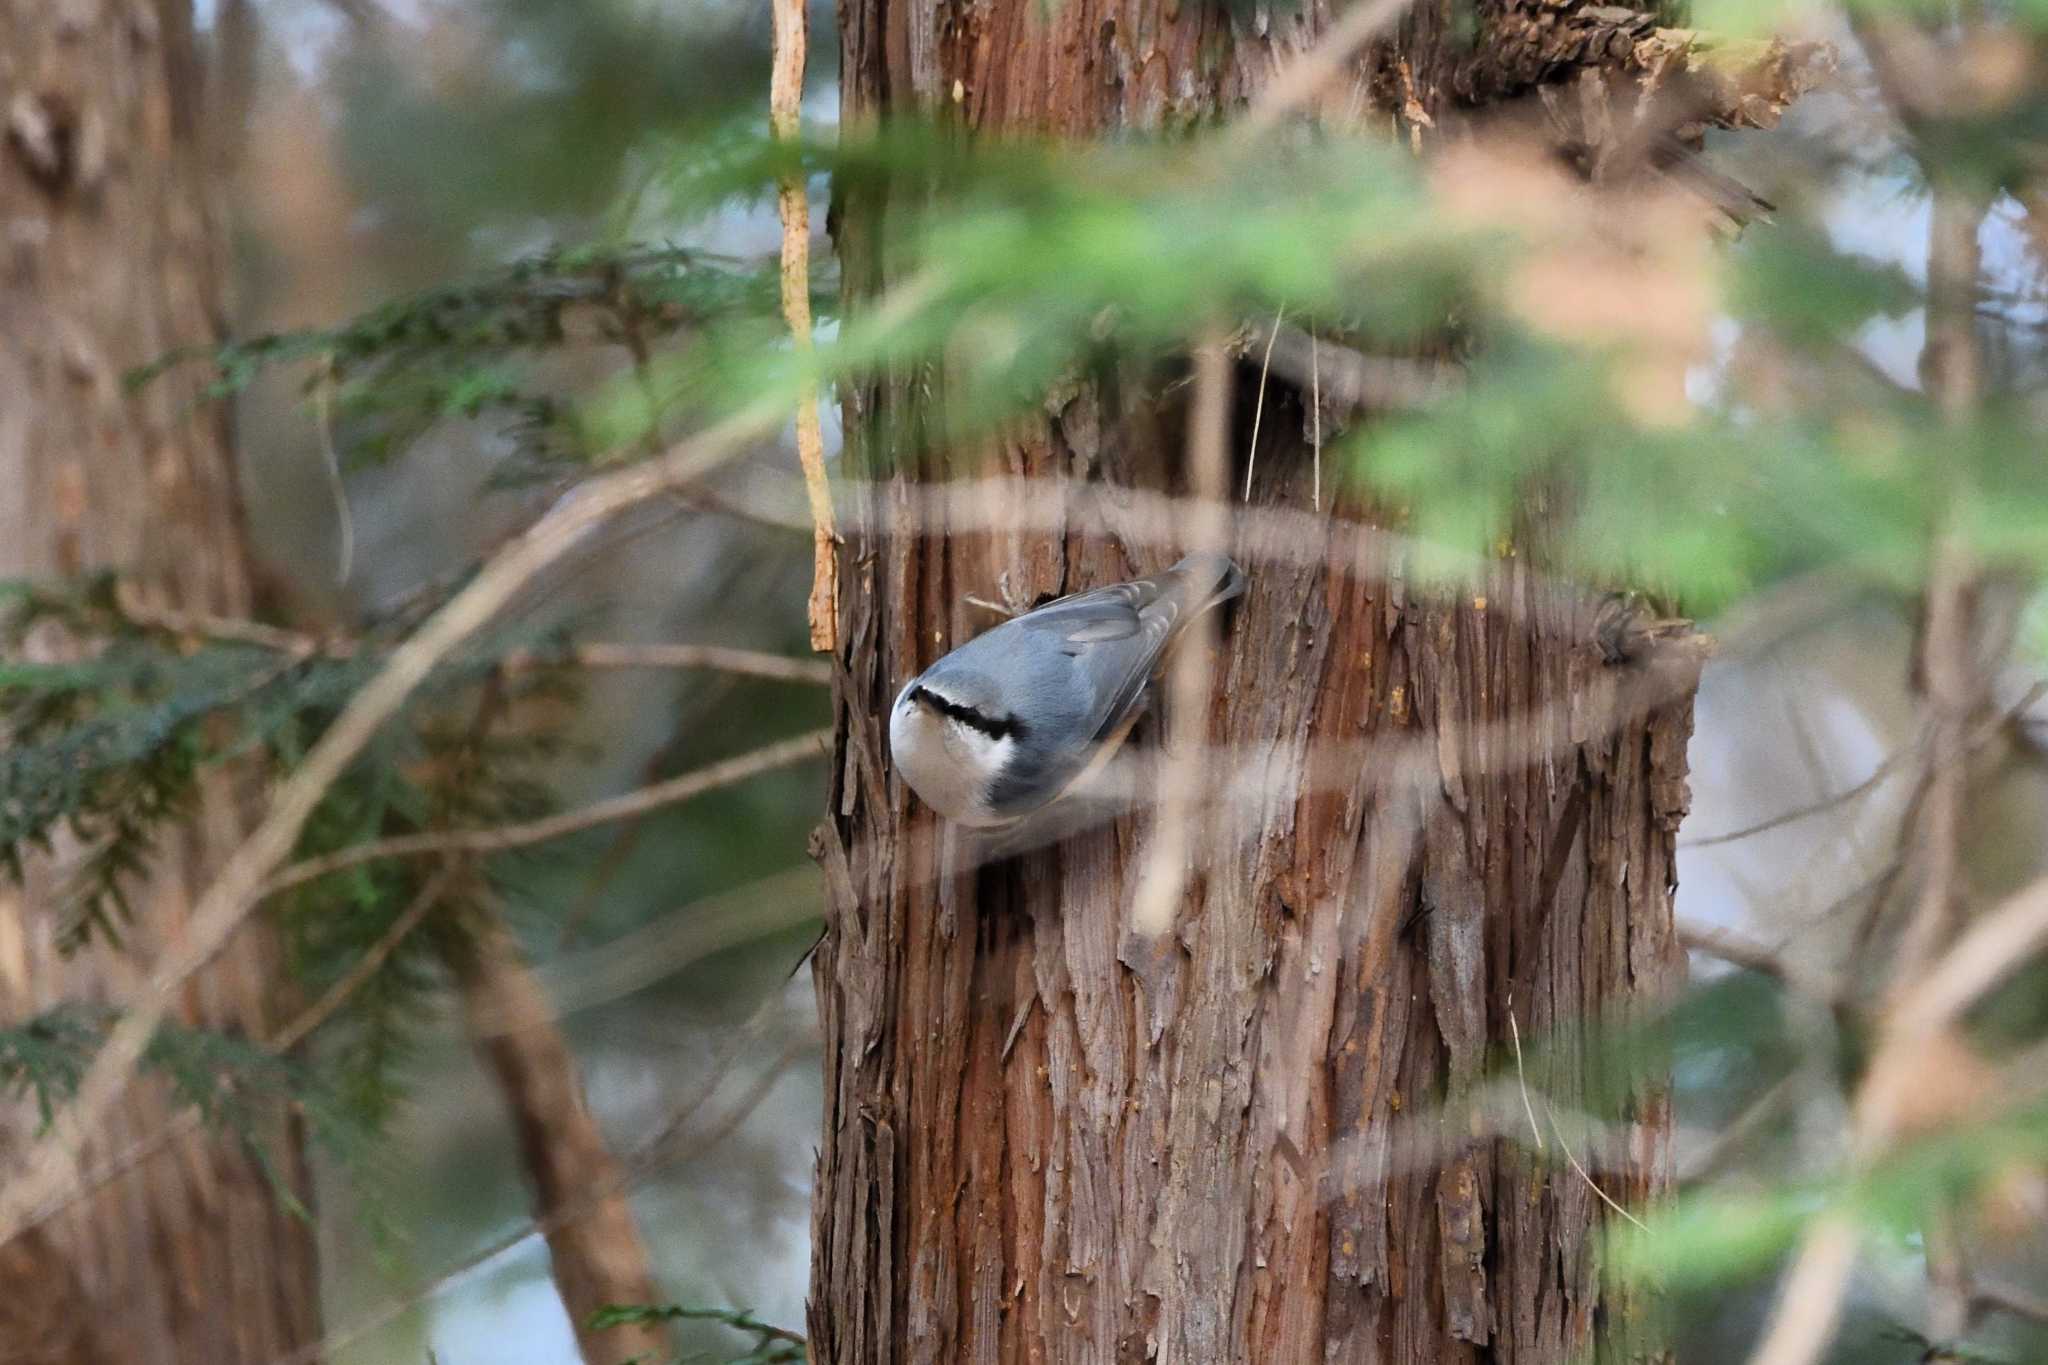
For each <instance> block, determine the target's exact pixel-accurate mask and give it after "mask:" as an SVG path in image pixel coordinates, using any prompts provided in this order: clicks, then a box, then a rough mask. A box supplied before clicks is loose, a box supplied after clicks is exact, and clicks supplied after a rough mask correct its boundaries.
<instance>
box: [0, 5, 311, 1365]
mask: <svg viewBox="0 0 2048 1365" xmlns="http://www.w3.org/2000/svg"><path fill="white" fill-rule="evenodd" d="M203 88H204V82H203V80H202V79H201V73H200V71H199V69H198V63H197V61H196V60H195V50H194V38H193V32H192V26H191V12H190V8H189V4H188V3H187V0H157V3H133V2H124V3H115V0H90V2H89V3H63V4H58V3H47V4H46V3H16V4H8V5H4V6H0V118H4V121H5V132H4V136H0V489H5V490H6V491H5V494H4V495H0V577H9V578H12V577H22V576H30V577H36V578H43V579H48V578H51V577H53V576H57V575H74V574H78V573H81V572H88V571H93V570H99V569H114V570H118V571H119V572H120V573H121V574H122V575H123V577H124V579H126V580H127V581H129V582H130V583H132V585H133V587H134V589H135V590H136V591H137V592H138V593H139V594H140V595H141V596H142V598H143V599H144V600H146V601H148V602H150V603H151V604H152V605H155V606H159V607H168V608H178V609H184V610H190V611H204V612H214V613H220V614H224V615H230V616H244V615H247V614H248V611H249V607H250V566H249V559H248V555H247V550H246V546H245V542H244V537H243V528H242V523H241V516H240V506H239V502H238V498H237V493H236V485H235V470H234V463H233V458H232V451H231V446H230V441H229V435H228V430H227V426H226V421H225V417H224V414H223V412H222V411H221V409H220V407H219V406H218V405H217V404H213V403H208V402H202V401H196V400H197V399H198V397H199V395H198V392H197V390H198V387H199V382H200V381H197V380H192V381H186V380H183V379H180V378H176V377H173V378H171V379H167V380H164V381H162V382H159V383H157V384H154V385H151V386H149V387H148V388H146V389H143V390H141V391H140V392H136V393H130V392H128V391H127V390H126V389H125V387H124V385H123V375H124V373H125V372H126V371H127V370H129V369H130V368H132V367H134V366H137V365H140V364H143V363H144V362H147V361H149V360H153V359H155V358H156V357H158V356H160V355H162V354H164V353H165V352H167V351H170V350H173V349H175V348H178V347H184V346H193V345H208V344H212V343H215V342H217V341H218V340H219V339H220V336H221V324H220V319H221V316H222V309H221V278H222V277H221V270H222V262H221V254H222V253H221V236H220V234H219V231H218V223H217V220H216V217H215V214H214V213H213V211H212V205H211V204H210V202H209V199H208V194H207V188H206V182H207V179H208V162H207V159H206V158H205V156H204V154H203V151H204V149H203V148H202V147H201V146H200V145H199V144H200V141H201V138H200V129H201V127H202V125H203V122H204V121H203V119H202V117H201V111H200V109H199V108H198V106H197V100H198V92H199V91H200V90H201V89H203ZM48 643H49V646H50V648H52V649H61V648H63V645H62V643H61V642H57V641H51V642H48ZM253 795H254V792H253V790H251V784H249V783H247V782H245V781H240V782H238V781H237V780H236V779H235V777H234V776H232V775H224V776H222V777H220V778H218V779H216V780H212V781H210V782H209V783H208V785H207V787H206V791H205V796H204V799H203V801H202V802H201V805H200V809H199V811H198V813H197V814H196V815H195V817H194V818H193V819H192V820H191V821H190V823H189V824H188V825H186V826H185V827H183V828H181V829H178V830H175V831H173V832H172V833H170V834H169V835H168V836H167V837H166V838H164V839H163V840H162V841H161V844H160V848H159V856H158V858H157V860H156V862H155V865H154V866H153V868H152V871H151V875H150V878H149V881H148V883H147V885H146V886H142V887H138V888H136V889H135V895H134V898H133V900H134V905H135V907H136V919H135V922H134V923H133V924H131V925H128V926H125V931H124V938H123V946H122V947H120V948H118V949H117V948H114V947H112V946H110V945H109V944H107V943H106V942H105V941H104V940H103V939H96V940H95V942H94V943H93V945H92V946H91V947H89V948H87V949H85V950H84V951H81V952H79V953H77V954H76V955H73V956H69V957H66V956H64V955H63V954H61V953H60V952H59V951H58V950H57V947H56V931H57V927H58V926H57V924H56V919H57V912H56V907H55V899H56V897H55V891H56V888H57V884H58V878H59V876H60V875H61V872H60V871H59V870H58V869H53V868H51V867H48V866H44V867H40V868H37V869H33V870H32V873H31V876H30V879H29V883H28V885H27V887H26V888H25V891H17V890H15V889H14V888H12V887H5V888H0V1019H4V1020H5V1022H8V1023H18V1022H20V1021H21V1020H22V1019H24V1018H26V1017H27V1016H29V1015H31V1014H34V1013H37V1012H39V1011H42V1010H45V1009H48V1008H50V1007H52V1006H54V1005H57V1004H59V1003H62V1002H65V1001H100V1002H107V1003H113V1004H118V1003H119V1002H120V1001H121V1000H122V999H123V996H124V993H125V991H126V989H127V988H128V986H129V985H130V984H131V983H132V982H134V981H135V980H136V978H137V977H138V975H139V974H140V972H141V971H143V970H144V969H145V968H146V967H147V964H149V963H150V962H151V961H152V960H153V959H154V958H155V957H156V956H157V954H158V953H159V951H160V950H161V949H162V948H163V946H164V945H165V944H166V943H167V942H168V941H169V940H170V939H171V938H172V936H174V935H175V934H176V933H177V931H178V926H179V924H180V921H181V920H182V918H183V917H184V916H185V915H186V914H187V913H188V912H189V910H190V908H191V905H192V901H193V899H194V898H195V897H196V896H197V895H198V894H199V892H200V891H201V890H202V889H203V888H204V887H205V885H206V884H207V882H208V881H209V880H210V879H211V878H212V876H213V872H214V869H215V868H216V867H217V866H218V865H219V864H220V862H221V861H222V860H223V859H224V857H225V856H226V854H227V852H228V851H229V850H230V849H232V848H233V846H234V844H235V843H236V842H237V840H238V839H239V838H240V836H241V833H242V830H243V829H244V828H245V823H246V815H247V811H246V806H247V800H248V798H249V797H251V796H253ZM279 968H280V964H279V961H278V951H277V944H276V943H275V941H274V939H273V938H272V936H271V935H270V934H269V933H268V932H266V930H265V928H264V926H263V925H262V924H261V923H252V924H251V925H250V926H249V927H248V928H246V929H244V930H243V931H242V933H241V934H239V935H238V936H237V937H236V938H235V940H234V942H233V943H232V944H230V945H229V947H228V949H227V951H225V952H224V953H222V954H221V956H220V958H219V960H218V961H216V962H215V963H214V964H213V965H212V966H211V967H210V968H209V969H208V970H207V971H205V972H203V973H201V974H200V975H199V976H197V977H195V978H194V980H193V981H192V983H191V984H190V986H189V987H188V988H187V990H186V992H185V995H184V999H183V1003H182V1006H181V1008H180V1010H179V1016H178V1017H179V1022H181V1023H183V1024H186V1025H189V1026H195V1027H203V1028H210V1029H217V1030H223V1031H228V1032H236V1033H240V1034H243V1035H245V1036H248V1037H255V1038H261V1037H263V1036H265V1035H266V1034H268V1033H269V1031H270V1030H271V1029H272V1027H274V1025H275V1023H276V1022H277V1019H278V1014H279V1010H278V1008H277V1006H278V1005H279V1003H280V1002H278V1001H276V1000H275V999H274V998H273V997H274V994H275V991H276V985H275V983H276V982H278V981H279V980H280V977H281V972H280V970H279ZM170 1117H171V1115H170V1111H169V1109H168V1107H167V1104H166V1097H165V1095H164V1093H163V1090H162V1089H161V1087H159V1086H157V1085H155V1084H153V1083H150V1082H148V1081H146V1080H145V1081H143V1082H140V1083H138V1084H137V1085H136V1086H134V1087H133V1088H132V1090H131V1092H130V1094H129V1095H128V1097H127V1098H126V1099H125V1101H124V1102H123V1103H122V1104H121V1105H120V1106H119V1107H118V1108H117V1109H116V1110H115V1111H114V1114H113V1116H112V1117H111V1119H110V1121H109V1122H108V1124H107V1127H106V1129H105V1131H104V1132H102V1133H100V1134H98V1135H96V1137H95V1139H94V1141H92V1142H91V1143H90V1144H89V1145H88V1146H87V1148H86V1149H85V1151H84V1152H83V1154H82V1160H83V1164H84V1166H85V1168H86V1169H87V1170H88V1171H90V1170H92V1169H93V1168H94V1167H96V1166H100V1165H102V1164H103V1163H106V1162H107V1161H108V1160H109V1159H110V1158H113V1157H115V1156H117V1155H118V1154H120V1153H122V1152H124V1151H127V1150H128V1149H130V1148H131V1147H133V1146H135V1145H136V1144H138V1143H140V1142H142V1141H143V1140H144V1139H145V1138H148V1137H150V1136H152V1135H154V1134H156V1133H158V1132H159V1131H160V1130H161V1129H162V1128H163V1127H164V1125H165V1124H166V1123H167V1122H168V1121H169V1119H170ZM34 1123H35V1115H34V1113H33V1111H32V1107H26V1106H16V1107H13V1108H12V1109H10V1110H9V1111H6V1112H0V1161H12V1160H13V1159H14V1158H13V1154H14V1153H17V1152H18V1151H19V1150H20V1146H21V1144H22V1143H23V1142H24V1141H26V1139H27V1136H28V1135H29V1133H30V1132H31V1131H32V1130H33V1127H34ZM253 1136H254V1138H255V1140H256V1141H257V1142H260V1143H262V1144H263V1145H264V1146H265V1147H266V1148H267V1149H268V1151H269V1152H270V1154H271V1155H272V1156H273V1157H274V1158H279V1159H276V1160H274V1162H273V1165H272V1169H271V1171H270V1173H269V1175H268V1176H266V1174H265V1173H264V1172H263V1171H262V1170H261V1169H260V1168H259V1165H258V1163H257V1162H256V1160H254V1159H252V1157H251V1155H250V1153H249V1151H248V1150H247V1149H246V1148H245V1147H244V1145H243V1144H242V1143H241V1142H240V1141H239V1140H237V1139H236V1138H234V1137H229V1138H227V1139H225V1140H221V1141H215V1140H213V1139H211V1138H209V1137H208V1136H206V1135H205V1134H204V1133H203V1132H202V1133H198V1134H194V1135H191V1136H187V1137H185V1138H182V1139H180V1140H179V1141H177V1142H175V1143H173V1144H170V1145H169V1146H167V1147H165V1148H164V1149H163V1150H161V1151H159V1152H157V1153H156V1154H155V1155H153V1156H152V1157H150V1158H149V1159H148V1160H145V1161H143V1162H141V1163H139V1164H137V1165H135V1166H134V1167H133V1168H132V1169H131V1170H130V1171H128V1173H126V1174H124V1175H122V1176H120V1177H119V1178H117V1179H115V1180H113V1181H111V1182H110V1183H107V1184H105V1185H103V1186H102V1187H100V1188H98V1189H97V1190H95V1191H94V1192H93V1193H91V1194H90V1195H89V1196H88V1197H85V1198H82V1199H80V1200H78V1201H77V1202H75V1203H73V1204H72V1205H71V1206H70V1207H69V1208H68V1209H67V1210H65V1211H64V1212H63V1213H61V1214H59V1215H58V1216H57V1217H55V1218H53V1219H51V1220H50V1221H48V1222H46V1223H44V1224H42V1225H41V1226H40V1227H39V1228H37V1229H35V1230H33V1231H31V1232H30V1233H28V1234H26V1235H25V1236H23V1237H21V1238H19V1239H17V1240H16V1241H15V1242H13V1243H12V1244H10V1245H8V1246H6V1247H0V1359H4V1360H7V1361H21V1362H29V1363H32V1365H56V1363H57V1362H72V1361H77V1362H87V1361H90V1362H102V1361H121V1362H123V1363H124V1365H181V1363H182V1362H190V1361H206V1362H208V1365H237V1363H238V1362H248V1363H249V1365H260V1363H261V1362H268V1361H271V1360H274V1359H276V1358H278V1357H279V1356H281V1355H283V1354H286V1353H288V1352H290V1351H292V1350H294V1349H296V1348H298V1347H300V1346H302V1345H304V1344H305V1343H307V1342H309V1341H312V1340H314V1339H316V1338H317V1337H318V1335H319V1329H318V1307H319V1299H318V1281H317V1277H316V1274H315V1265H314V1259H313V1239H312V1233H311V1229H310V1227H309V1226H308V1225H307V1224H306V1222H305V1221H304V1220H303V1219H302V1218H300V1217H298V1216H295V1215H294V1214H292V1213H289V1212H287V1211H286V1209H285V1207H284V1205H283V1204H282V1202H281V1201H280V1200H279V1199H278V1198H277V1196H276V1190H275V1187H274V1186H273V1185H272V1183H271V1181H272V1180H273V1179H275V1180H278V1181H282V1182H286V1183H287V1184H289V1185H290V1186H291V1187H293V1189H294V1192H295V1196H296V1198H297V1199H299V1200H300V1201H301V1202H303V1203H305V1204H307V1205H308V1206H310V1203H311V1191H310V1185H309V1180H308V1178H307V1172H306V1170H305V1167H304V1163H303V1159H302V1151H303V1146H302V1142H301V1140H300V1137H299V1134H298V1132H297V1130H296V1126H295V1124H294V1123H293V1121H292V1120H291V1119H290V1118H289V1116H288V1115H286V1114H285V1113H283V1112H282V1111H280V1112H278V1113H276V1114H274V1115H271V1116H270V1118H269V1122H268V1131H263V1132H259V1133H257V1134H254V1135H253Z"/></svg>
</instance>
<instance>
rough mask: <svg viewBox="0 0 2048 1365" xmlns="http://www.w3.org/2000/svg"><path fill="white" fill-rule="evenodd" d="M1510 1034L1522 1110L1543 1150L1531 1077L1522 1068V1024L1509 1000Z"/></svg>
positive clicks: (1538, 1144) (1538, 1145)
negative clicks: (1530, 1093)
mask: <svg viewBox="0 0 2048 1365" xmlns="http://www.w3.org/2000/svg"><path fill="white" fill-rule="evenodd" d="M1508 1036H1509V1037H1510V1038H1512V1039H1513V1040H1514V1044H1515V1087H1516V1089H1518V1090H1520V1091H1521V1093H1522V1112H1523V1113H1525V1114H1527V1115H1528V1116H1529V1136H1530V1137H1532V1138H1534V1139H1536V1150H1537V1151H1539V1152H1540V1151H1543V1150H1544V1146H1543V1129H1542V1128H1541V1127H1539V1126H1538V1125H1537V1123H1536V1106H1535V1105H1533V1104H1531V1103H1529V1077H1528V1076H1527V1075H1526V1074H1525V1073H1524V1072H1523V1070H1522V1026H1521V1025H1520V1024H1518V1023H1516V1022H1515V1002H1514V1001H1512V1000H1510V1001H1508Z"/></svg>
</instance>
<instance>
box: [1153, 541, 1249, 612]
mask: <svg viewBox="0 0 2048 1365" xmlns="http://www.w3.org/2000/svg"><path fill="white" fill-rule="evenodd" d="M1162 577H1163V578H1164V579H1165V580H1166V581H1165V582H1163V583H1162V584H1161V585H1160V586H1161V587H1162V588H1163V589H1165V592H1164V593H1163V594H1162V595H1164V596H1167V597H1170V598H1171V599H1173V601H1174V604H1175V607H1176V609H1177V613H1178V615H1179V616H1180V621H1179V623H1178V624H1179V625H1180V626H1182V627H1185V626H1186V625H1187V623H1188V622H1190V621H1192V620H1194V619H1195V618H1196V617H1197V616H1200V615H1201V614H1202V613H1203V612H1205V611H1208V610H1209V609H1210V608H1211V607H1219V606H1222V605H1223V604H1224V603H1225V602H1228V601H1230V600H1231V599H1232V598H1234V597H1238V596H1241V595H1242V594H1243V593H1244V589H1245V576H1244V570H1243V569H1240V568H1238V567H1237V561H1236V560H1234V559H1232V558H1231V557H1230V556H1229V555H1223V554H1216V553H1213V552H1207V551H1205V552H1202V553H1199V554H1191V555H1189V556H1187V557H1186V558H1185V559H1183V560H1181V561H1180V562H1179V563H1178V564H1175V565H1174V566H1173V567H1172V568H1170V569H1168V570H1167V571H1166V572H1165V574H1163V575H1162Z"/></svg>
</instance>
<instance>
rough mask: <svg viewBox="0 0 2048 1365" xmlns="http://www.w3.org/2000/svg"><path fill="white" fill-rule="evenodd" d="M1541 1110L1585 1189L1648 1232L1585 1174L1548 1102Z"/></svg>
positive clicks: (1555, 1113)
mask: <svg viewBox="0 0 2048 1365" xmlns="http://www.w3.org/2000/svg"><path fill="white" fill-rule="evenodd" d="M1543 1110H1544V1112H1545V1113H1547V1114H1548V1115H1550V1131H1551V1132H1552V1133H1553V1134H1555V1135H1556V1137H1557V1145H1558V1147H1559V1148H1560V1149H1562V1150H1563V1152H1564V1159H1565V1160H1566V1161H1569V1162H1570V1163H1571V1165H1572V1169H1573V1170H1574V1171H1577V1172H1578V1174H1579V1179H1580V1180H1583V1181H1584V1182H1585V1183H1586V1188H1587V1189H1589V1190H1591V1191H1592V1192H1593V1193H1595V1194H1597V1195H1599V1196H1600V1202H1601V1203H1603V1204H1605V1205H1607V1207H1608V1208H1610V1209H1613V1210H1614V1211H1615V1212H1616V1213H1618V1214H1620V1215H1621V1216H1622V1217H1623V1218H1626V1219H1627V1220H1628V1221H1629V1222H1630V1223H1631V1224H1633V1225H1634V1226H1635V1227H1637V1228H1639V1229H1641V1230H1642V1231H1644V1232H1648V1231H1649V1228H1648V1227H1647V1226H1645V1225H1644V1223H1643V1220H1642V1219H1640V1218H1638V1217H1636V1216H1635V1215H1634V1214H1632V1213H1630V1212H1629V1211H1628V1210H1627V1209H1625V1208H1623V1207H1622V1206H1621V1205H1620V1204H1618V1203H1616V1202H1615V1201H1614V1196H1613V1195H1611V1194H1609V1193H1608V1192H1607V1191H1605V1190H1603V1189H1601V1188H1600V1182H1599V1181H1597V1180H1595V1179H1593V1177H1592V1176H1591V1175H1589V1174H1588V1173H1587V1171H1586V1168H1585V1167H1584V1166H1581V1165H1580V1164H1579V1158H1578V1157H1577V1156H1576V1155H1574V1154H1573V1152H1572V1149H1571V1144H1570V1143H1568V1142H1566V1141H1565V1140H1564V1129H1562V1128H1560V1127H1559V1126H1558V1123H1557V1111H1556V1110H1555V1109H1553V1108H1551V1106H1550V1101H1548V1100H1545V1101H1544V1102H1543Z"/></svg>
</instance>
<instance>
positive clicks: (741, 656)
mask: <svg viewBox="0 0 2048 1365" xmlns="http://www.w3.org/2000/svg"><path fill="white" fill-rule="evenodd" d="M116 604H117V605H118V606H119V608H120V611H121V615H122V616H123V617H125V618H126V619H127V620H129V621H131V622H132V623H134V624H135V625H138V626H142V627H144V628H145V629H149V630H161V631H165V632H168V633H170V634H173V635H190V636H198V637H201V638H204V639H209V640H224V641H230V642H233V643H236V644H249V645H257V646H260V647H262V648H264V649H270V650H275V651H277V652H278V653H280V654H288V655H290V656H292V657H293V658H297V659H311V658H323V659H353V658H355V657H356V656H357V655H359V654H361V653H362V652H363V649H364V642H363V641H361V640H356V639H351V638H349V637H347V636H322V635H313V634H309V633H307V632H304V631H296V630H286V629H284V628H282V627H279V626H272V625H265V624H264V623H263V622H261V621H250V620H245V619H243V618H240V617H233V616H211V615H208V614H206V613H204V612H192V611H176V610H172V609H169V608H165V607H159V606H154V605H151V604H149V603H147V602H144V601H143V600H142V598H141V595H140V594H139V593H137V592H135V590H134V589H133V587H132V585H130V584H128V583H126V582H123V583H121V584H120V585H119V587H118V588H117V589H116ZM497 662H498V666H499V667H500V668H503V669H505V670H506V671H508V672H514V673H520V672H529V671H531V670H534V669H542V668H571V667H573V668H590V669H623V668H661V669H705V670H709V671H712V672H718V673H734V674H738V675H740V676H741V677H750V678H770V679H773V680H775V681H778V682H800V683H813V684H816V685H818V686H821V687H825V686H830V685H831V682H832V667H831V665H830V664H826V663H822V662H820V661H818V660H816V659H793V658H791V657H789V656H788V655H786V654H772V653H768V652H766V651H764V650H757V649H738V648H735V647H733V646H731V645H678V644H618V643H594V644H580V645H569V646H567V647H565V648H562V649H515V650H509V651H507V652H506V654H505V655H504V657H502V658H501V659H499V660H498V661H497Z"/></svg>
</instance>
